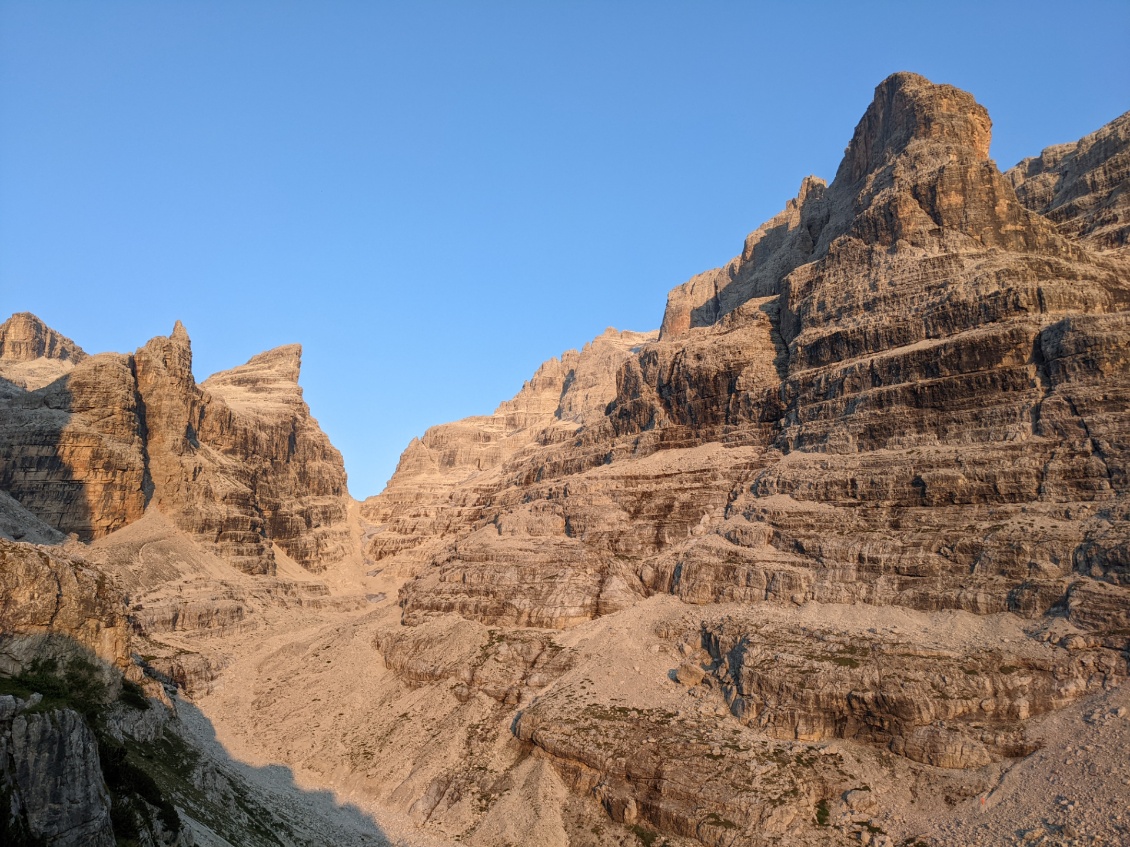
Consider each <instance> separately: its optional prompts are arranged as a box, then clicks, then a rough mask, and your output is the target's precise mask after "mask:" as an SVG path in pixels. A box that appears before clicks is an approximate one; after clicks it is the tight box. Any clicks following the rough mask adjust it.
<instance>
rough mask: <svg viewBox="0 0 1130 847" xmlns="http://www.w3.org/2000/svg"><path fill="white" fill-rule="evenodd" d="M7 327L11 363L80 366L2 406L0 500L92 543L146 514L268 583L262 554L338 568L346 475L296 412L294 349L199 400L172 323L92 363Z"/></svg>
mask: <svg viewBox="0 0 1130 847" xmlns="http://www.w3.org/2000/svg"><path fill="white" fill-rule="evenodd" d="M5 327H8V329H7V333H6V335H5V336H4V337H5V338H6V339H7V340H6V341H4V342H3V343H4V344H5V345H6V346H5V347H4V349H5V350H6V351H11V355H12V356H13V357H18V359H19V361H20V362H21V363H24V364H27V363H29V362H30V363H31V364H35V363H37V362H38V363H41V364H42V363H43V362H45V361H56V360H59V361H67V362H70V361H77V362H78V364H77V365H75V366H74V367H73V368H72V369H70V370H69V371H67V372H66V373H65V374H64V375H63V376H62V377H60V378H59V379H56V380H54V381H53V382H51V383H50V384H48V385H46V386H43V387H40V388H37V389H36V390H33V391H23V390H20V389H19V388H18V387H16V386H14V385H12V386H10V387H9V389H8V390H7V391H6V392H5V393H4V395H3V396H2V397H0V404H2V405H3V407H4V415H3V418H2V419H0V489H3V490H4V491H5V492H7V493H8V494H9V495H10V496H11V497H12V498H14V499H15V500H16V501H18V503H19V505H20V506H22V507H23V508H24V509H26V510H28V511H29V512H31V513H32V514H34V515H35V516H37V517H38V518H39V519H41V520H42V521H44V522H46V523H47V524H49V525H50V526H53V527H56V528H57V529H59V530H60V531H62V532H64V533H75V534H77V535H78V536H79V538H81V539H83V540H92V539H97V538H101V537H103V536H105V535H108V534H109V533H111V532H114V531H115V530H117V529H120V528H122V527H124V526H126V525H128V524H130V523H132V522H134V521H136V520H137V519H138V518H140V517H141V515H142V514H143V513H144V511H145V509H146V508H147V507H149V506H152V507H155V508H157V509H159V510H161V511H162V512H164V513H166V514H167V515H168V516H169V517H171V518H172V519H173V521H174V522H175V523H176V524H177V525H178V526H179V527H180V528H182V529H184V530H187V531H189V532H191V533H193V534H194V535H195V536H196V537H197V538H198V539H200V540H201V541H204V542H205V543H207V544H209V545H213V546H214V547H216V548H217V549H218V550H219V551H220V552H221V554H222V555H224V556H225V557H227V558H228V559H229V560H231V561H232V562H233V563H234V564H236V565H237V566H238V567H239V568H240V569H242V570H245V571H247V572H251V573H271V572H273V570H274V567H275V562H274V545H278V547H279V548H280V549H282V550H283V551H284V552H285V553H286V554H287V555H289V556H291V557H292V558H294V559H295V560H296V561H298V562H299V563H300V564H302V565H303V566H304V567H306V568H308V569H311V570H320V569H322V568H324V567H325V566H326V564H327V563H330V562H334V561H337V560H339V559H340V558H341V557H342V556H343V555H344V553H345V550H346V547H347V545H348V531H347V530H346V529H345V526H344V523H345V518H346V511H347V504H348V502H349V501H348V493H347V491H346V484H345V470H344V467H343V464H342V460H341V456H340V454H339V453H338V452H337V451H336V450H335V449H334V448H333V446H332V445H331V444H330V443H329V440H328V439H327V438H326V436H325V434H324V433H323V432H322V431H321V430H320V429H319V428H318V425H317V423H316V422H315V421H314V420H313V418H311V417H310V412H309V409H308V407H307V406H306V404H305V403H304V402H303V400H302V390H301V389H300V388H299V387H298V384H297V380H298V370H299V363H300V358H301V348H299V347H298V346H297V345H292V346H289V347H283V348H279V349H278V350H273V351H270V352H268V353H264V354H262V355H260V356H256V357H255V358H254V359H252V360H251V361H250V362H248V363H247V364H246V365H244V366H242V367H240V368H235V369H233V370H231V371H226V372H224V373H221V374H217V375H216V376H214V377H212V379H210V380H209V381H208V382H207V383H206V384H205V385H204V386H198V385H197V384H196V382H195V380H194V378H193V375H192V348H191V344H190V341H189V338H188V333H187V332H186V331H185V329H184V327H183V326H182V325H181V324H180V322H177V325H176V326H175V327H174V329H173V332H172V334H171V335H170V336H168V337H159V338H154V339H153V340H151V341H150V342H149V343H148V344H146V345H145V346H144V347H142V348H141V349H139V350H138V351H137V352H136V353H135V354H133V355H119V354H111V353H106V354H100V355H98V356H93V357H85V354H82V352H81V351H80V350H78V348H77V347H75V346H74V344H73V343H72V342H70V341H68V340H67V339H63V338H62V337H61V336H58V334H56V333H53V332H52V331H50V330H47V329H46V328H45V327H43V325H42V324H41V323H40V322H38V321H37V320H36V319H34V318H32V317H30V316H20V315H17V316H15V317H13V318H12V319H11V320H10V321H9V322H8V323H7V324H5ZM28 338H30V340H27V339H28ZM13 339H15V340H13ZM36 354H38V355H37V356H36V358H32V359H29V358H28V357H30V356H33V355H36ZM5 355H7V353H6V354H5ZM51 356H56V357H58V359H52V358H51Z"/></svg>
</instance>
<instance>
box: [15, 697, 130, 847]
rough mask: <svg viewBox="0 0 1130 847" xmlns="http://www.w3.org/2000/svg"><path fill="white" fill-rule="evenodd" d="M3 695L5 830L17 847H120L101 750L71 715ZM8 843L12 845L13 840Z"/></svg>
mask: <svg viewBox="0 0 1130 847" xmlns="http://www.w3.org/2000/svg"><path fill="white" fill-rule="evenodd" d="M33 705H34V704H31V703H29V702H26V701H23V700H20V699H18V698H15V697H11V696H0V796H2V797H3V798H4V800H5V807H4V808H2V809H0V816H3V817H0V827H3V834H4V835H6V836H8V837H10V838H11V839H12V842H11V843H17V844H18V843H26V844H35V843H41V844H51V845H58V847H114V845H115V844H117V841H116V840H115V838H114V830H113V827H112V826H111V823H110V795H109V793H108V792H107V791H106V786H105V783H104V782H103V778H102V770H101V767H100V764H99V760H98V744H97V742H96V740H95V738H94V735H93V733H92V732H91V731H90V729H89V727H87V725H86V722H85V721H83V719H82V717H81V716H80V715H79V714H78V713H76V712H74V711H72V710H70V709H57V710H52V711H46V712H36V711H29V707H30V706H33ZM6 843H8V842H6Z"/></svg>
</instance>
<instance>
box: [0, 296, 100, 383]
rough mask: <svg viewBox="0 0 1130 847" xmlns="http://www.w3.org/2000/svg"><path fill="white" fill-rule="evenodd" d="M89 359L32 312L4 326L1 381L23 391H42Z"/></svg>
mask: <svg viewBox="0 0 1130 847" xmlns="http://www.w3.org/2000/svg"><path fill="white" fill-rule="evenodd" d="M85 358H86V353H84V352H83V351H82V349H81V348H80V347H79V346H78V345H77V344H75V343H74V342H73V341H71V340H70V339H69V338H67V337H66V336H63V335H60V334H59V333H57V332H55V330H53V329H51V328H50V327H48V326H47V325H46V324H44V323H43V321H41V320H40V319H39V318H37V317H36V316H35V315H33V314H31V313H30V312H19V313H18V314H15V315H12V317H10V318H8V320H6V321H4V323H2V324H0V378H2V379H6V380H8V381H9V382H11V383H13V384H15V385H18V386H19V387H20V388H25V389H28V390H29V391H30V390H34V389H36V388H42V387H43V386H44V385H47V384H49V383H51V382H54V381H55V380H56V379H58V378H59V377H60V376H62V375H63V374H64V373H66V372H67V371H69V370H70V369H71V368H73V367H74V366H75V365H76V364H78V363H79V362H81V361H82V360H83V359H85Z"/></svg>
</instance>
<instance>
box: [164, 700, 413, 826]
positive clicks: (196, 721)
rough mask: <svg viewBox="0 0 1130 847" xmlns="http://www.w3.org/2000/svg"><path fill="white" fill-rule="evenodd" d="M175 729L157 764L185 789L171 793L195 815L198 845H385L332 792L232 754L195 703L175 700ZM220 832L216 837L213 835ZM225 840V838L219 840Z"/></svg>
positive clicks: (365, 818)
mask: <svg viewBox="0 0 1130 847" xmlns="http://www.w3.org/2000/svg"><path fill="white" fill-rule="evenodd" d="M176 707H177V714H178V716H179V721H177V723H176V730H177V732H176V733H175V734H174V733H169V732H166V734H165V736H164V737H163V738H162V739H161V741H160V742H159V744H160V745H162V746H161V749H160V751H159V752H160V753H161V755H162V758H161V760H160V762H159V763H158V766H159V767H160V768H161V769H162V770H163V771H164V772H165V773H166V774H167V778H168V779H170V780H179V781H180V782H181V783H182V784H183V786H184V789H183V791H182V792H174V794H176V795H177V797H178V801H181V800H183V802H184V806H185V812H186V813H187V814H188V816H189V817H191V818H192V819H193V821H192V824H191V825H192V826H193V829H194V835H195V836H196V841H197V843H198V844H216V845H221V847H222V845H225V844H231V845H239V847H243V845H248V847H256V846H257V845H264V847H266V845H278V847H292V846H293V847H315V846H316V845H317V847H321V845H334V847H385V845H391V844H392V842H391V841H390V839H389V838H388V836H387V835H386V834H385V833H384V831H383V830H382V829H381V828H380V826H378V825H377V823H376V822H375V821H374V820H373V819H372V818H371V817H370V816H369V815H367V814H366V813H365V812H364V811H363V810H362V809H360V808H359V807H357V806H355V805H353V804H351V803H339V802H338V801H337V799H336V798H335V797H334V795H333V793H332V792H329V791H311V790H306V789H302V788H300V787H299V786H298V784H297V783H296V782H295V779H294V773H293V771H291V769H290V768H288V767H286V766H284V765H275V764H272V765H265V766H255V765H251V764H248V763H246V762H241V761H239V760H238V759H236V758H234V757H233V756H231V754H230V753H229V752H228V751H227V749H226V748H225V747H224V746H223V744H222V743H221V742H220V741H219V739H217V737H216V732H215V728H214V727H213V725H212V722H211V721H210V720H208V718H207V717H206V716H205V715H204V713H203V712H201V711H200V709H199V708H197V707H196V706H195V705H194V704H192V703H188V702H185V701H178V702H177V703H176ZM217 836H218V839H217ZM219 839H222V840H219Z"/></svg>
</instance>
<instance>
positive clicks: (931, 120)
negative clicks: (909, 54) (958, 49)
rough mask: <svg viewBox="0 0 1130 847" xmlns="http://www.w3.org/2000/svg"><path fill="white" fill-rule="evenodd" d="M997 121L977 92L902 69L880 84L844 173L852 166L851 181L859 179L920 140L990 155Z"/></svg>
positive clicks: (857, 132)
mask: <svg viewBox="0 0 1130 847" xmlns="http://www.w3.org/2000/svg"><path fill="white" fill-rule="evenodd" d="M992 126H993V122H992V121H991V120H990V119H989V113H988V111H987V110H986V109H985V107H984V106H982V105H981V104H980V103H978V102H977V101H976V100H975V99H974V97H973V95H972V94H969V93H968V92H966V91H962V90H961V89H960V88H955V87H954V86H952V85H937V84H935V83H932V82H930V80H928V79H926V78H925V77H923V76H919V75H918V74H915V73H909V72H907V71H900V72H899V73H895V74H891V75H890V76H889V77H887V78H886V79H885V80H883V81H882V82H881V83H879V85H878V86H876V88H875V98H874V99H873V100H872V101H871V105H870V106H868V107H867V111H866V112H865V113H864V114H863V118H862V119H861V120H860V122H859V124H858V125H857V126H856V128H855V134H854V135H853V136H852V139H851V143H850V144H849V145H848V148H847V150H846V151H845V155H844V161H843V164H842V165H841V166H840V173H841V175H842V174H843V173H844V169H845V168H847V169H848V171H847V175H848V177H849V179H850V181H852V182H856V181H858V180H860V179H862V178H863V177H864V176H866V175H867V174H868V173H870V172H871V171H873V170H875V169H876V168H879V167H881V166H882V165H883V164H885V163H886V162H887V161H888V160H889V159H890V158H893V157H894V156H897V155H898V154H899V153H901V152H903V151H904V150H906V148H907V147H909V146H910V144H911V143H912V142H914V141H926V142H932V143H935V144H944V145H949V146H954V147H963V148H968V149H970V150H972V151H973V152H974V153H975V156H976V158H978V159H988V158H989V142H990V140H991V139H992Z"/></svg>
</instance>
